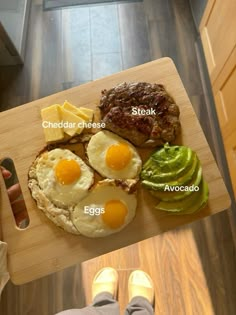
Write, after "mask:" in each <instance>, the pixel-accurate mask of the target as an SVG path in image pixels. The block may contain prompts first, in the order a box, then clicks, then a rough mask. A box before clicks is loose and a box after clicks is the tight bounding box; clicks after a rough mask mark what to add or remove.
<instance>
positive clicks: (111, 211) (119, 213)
mask: <svg viewBox="0 0 236 315" xmlns="http://www.w3.org/2000/svg"><path fill="white" fill-rule="evenodd" d="M127 213H128V209H127V207H126V205H125V204H124V203H123V202H121V201H120V200H110V201H108V202H106V204H105V209H104V213H103V214H102V220H103V222H104V223H105V224H106V225H107V226H109V227H110V228H111V229H118V228H119V227H121V226H122V225H123V224H124V223H125V217H126V215H127Z"/></svg>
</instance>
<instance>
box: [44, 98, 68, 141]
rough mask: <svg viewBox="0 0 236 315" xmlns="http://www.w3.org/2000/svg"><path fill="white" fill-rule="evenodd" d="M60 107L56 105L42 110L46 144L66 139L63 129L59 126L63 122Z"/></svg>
mask: <svg viewBox="0 0 236 315" xmlns="http://www.w3.org/2000/svg"><path fill="white" fill-rule="evenodd" d="M59 107H60V105H57V104H55V105H52V106H49V107H46V108H43V109H42V110H41V117H42V120H43V122H42V126H43V131H44V135H45V140H46V142H52V141H58V140H61V139H63V138H64V133H63V129H62V128H60V127H59V126H57V124H59V123H60V121H61V118H60V112H59ZM52 126H53V127H52Z"/></svg>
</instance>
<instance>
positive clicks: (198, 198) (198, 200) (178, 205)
mask: <svg viewBox="0 0 236 315" xmlns="http://www.w3.org/2000/svg"><path fill="white" fill-rule="evenodd" d="M208 196H209V188H208V185H207V183H206V182H205V180H204V179H202V180H201V183H200V185H199V191H196V192H194V193H192V194H191V195H190V196H188V197H186V198H185V199H183V200H180V201H172V202H168V201H161V202H160V203H159V204H158V205H157V206H156V207H155V208H156V209H158V210H162V211H168V212H172V213H174V214H191V213H194V212H196V211H199V210H200V209H202V208H203V207H204V206H205V205H206V203H207V200H208Z"/></svg>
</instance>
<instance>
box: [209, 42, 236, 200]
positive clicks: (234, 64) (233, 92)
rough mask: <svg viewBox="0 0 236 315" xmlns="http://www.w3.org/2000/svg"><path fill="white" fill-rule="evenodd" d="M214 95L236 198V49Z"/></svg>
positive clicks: (218, 80)
mask: <svg viewBox="0 0 236 315" xmlns="http://www.w3.org/2000/svg"><path fill="white" fill-rule="evenodd" d="M213 93H214V97H215V103H216V110H217V114H218V118H219V123H220V127H221V133H222V136H223V141H224V146H225V153H226V157H227V161H228V167H229V171H230V175H231V180H232V185H233V188H234V194H235V196H236V48H235V49H234V51H233V53H232V54H231V56H230V58H229V59H228V60H227V62H226V64H225V66H224V68H223V70H222V71H221V73H220V75H219V76H218V77H217V79H216V80H215V83H214V84H213Z"/></svg>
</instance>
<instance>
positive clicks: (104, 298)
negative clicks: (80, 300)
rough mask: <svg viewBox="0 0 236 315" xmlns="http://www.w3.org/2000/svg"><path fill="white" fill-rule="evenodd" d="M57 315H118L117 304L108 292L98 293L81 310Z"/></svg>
mask: <svg viewBox="0 0 236 315" xmlns="http://www.w3.org/2000/svg"><path fill="white" fill-rule="evenodd" d="M57 315H119V304H118V302H117V301H116V300H115V299H114V298H113V296H112V294H111V293H109V292H102V293H99V294H98V295H97V296H96V297H95V298H94V300H93V303H92V304H91V305H89V306H87V307H85V308H82V309H71V310H66V311H63V312H60V313H58V314H57Z"/></svg>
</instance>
